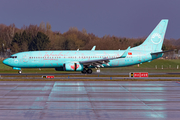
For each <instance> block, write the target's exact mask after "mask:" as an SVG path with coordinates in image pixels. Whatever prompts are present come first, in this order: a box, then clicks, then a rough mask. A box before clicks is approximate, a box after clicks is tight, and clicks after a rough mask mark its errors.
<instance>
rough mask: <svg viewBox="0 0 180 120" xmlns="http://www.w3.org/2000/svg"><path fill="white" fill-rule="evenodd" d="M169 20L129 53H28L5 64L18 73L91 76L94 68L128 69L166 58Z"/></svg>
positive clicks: (162, 23) (17, 55)
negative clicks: (41, 71)
mask: <svg viewBox="0 0 180 120" xmlns="http://www.w3.org/2000/svg"><path fill="white" fill-rule="evenodd" d="M167 24H168V20H167V19H163V20H161V21H160V23H159V24H158V25H157V27H156V28H155V29H154V30H153V31H152V33H151V34H150V35H149V36H148V37H147V39H146V40H145V41H144V42H143V43H142V44H141V45H139V46H136V47H134V48H130V47H128V48H127V49H126V50H95V46H94V47H93V48H92V50H76V51H75V50H74V51H69V50H64V51H59V50H58V51H28V52H20V53H16V54H14V55H11V56H10V58H7V59H5V60H4V61H3V63H4V64H5V65H8V66H10V67H12V68H13V69H14V70H19V73H20V74H21V73H22V71H21V68H55V70H57V71H81V72H82V73H83V74H86V73H87V74H91V73H92V69H91V68H100V67H124V66H130V65H135V64H139V63H143V62H148V61H152V60H154V59H157V58H159V57H162V55H163V53H164V52H163V51H162V50H161V48H162V44H163V41H164V36H165V32H166V28H167Z"/></svg>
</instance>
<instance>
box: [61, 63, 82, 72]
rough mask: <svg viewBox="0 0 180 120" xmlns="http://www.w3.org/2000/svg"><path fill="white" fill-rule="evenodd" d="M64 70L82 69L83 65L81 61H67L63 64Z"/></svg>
mask: <svg viewBox="0 0 180 120" xmlns="http://www.w3.org/2000/svg"><path fill="white" fill-rule="evenodd" d="M63 69H64V71H82V70H83V65H82V64H79V63H65V64H63Z"/></svg>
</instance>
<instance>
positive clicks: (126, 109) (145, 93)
mask: <svg viewBox="0 0 180 120" xmlns="http://www.w3.org/2000/svg"><path fill="white" fill-rule="evenodd" d="M179 111H180V82H178V81H19V82H15V81H0V119H1V120H4V119H6V120H10V119H18V120H24V119H26V120H27V119H28V120H37V119H42V120H50V119H53V120H59V119H61V120H74V119H78V120H110V119H112V120H119V119H123V120H126V119H127V120H129V119H133V120H141V119H143V120H154V119H158V120H164V119H171V120H179V118H180V114H179V113H180V112H179Z"/></svg>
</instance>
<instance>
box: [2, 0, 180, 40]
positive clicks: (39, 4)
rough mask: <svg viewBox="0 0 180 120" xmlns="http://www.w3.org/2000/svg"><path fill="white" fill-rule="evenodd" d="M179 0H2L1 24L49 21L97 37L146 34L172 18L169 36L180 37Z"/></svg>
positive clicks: (56, 26) (62, 28)
mask: <svg viewBox="0 0 180 120" xmlns="http://www.w3.org/2000/svg"><path fill="white" fill-rule="evenodd" d="M179 5H180V0H0V24H5V25H10V24H12V23H14V24H15V25H16V27H17V28H21V27H23V25H25V26H29V25H30V24H34V25H36V24H37V25H39V24H40V23H41V22H42V21H43V22H45V23H47V22H49V23H50V24H51V27H52V31H60V32H61V33H64V32H67V31H68V30H69V28H70V27H77V28H78V30H80V31H81V30H82V29H83V28H84V29H86V31H87V32H88V33H93V34H95V35H96V36H98V37H103V36H104V35H111V36H112V35H114V36H117V37H128V38H141V37H147V36H148V35H149V34H150V33H151V31H152V30H153V29H154V28H155V27H156V25H157V24H158V23H159V22H160V20H161V19H169V24H168V28H167V31H166V36H165V37H166V38H168V39H170V38H174V39H179V38H180V7H179Z"/></svg>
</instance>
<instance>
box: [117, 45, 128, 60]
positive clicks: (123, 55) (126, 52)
mask: <svg viewBox="0 0 180 120" xmlns="http://www.w3.org/2000/svg"><path fill="white" fill-rule="evenodd" d="M130 48H131V47H130V46H129V47H128V48H127V50H126V51H125V52H124V53H123V54H122V56H121V57H119V58H125V57H126V56H127V54H128V52H129V49H130Z"/></svg>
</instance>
